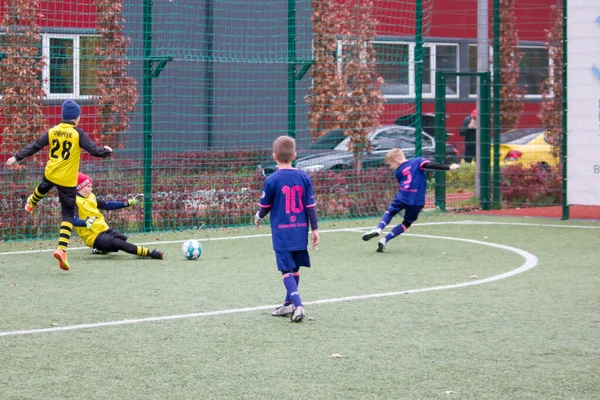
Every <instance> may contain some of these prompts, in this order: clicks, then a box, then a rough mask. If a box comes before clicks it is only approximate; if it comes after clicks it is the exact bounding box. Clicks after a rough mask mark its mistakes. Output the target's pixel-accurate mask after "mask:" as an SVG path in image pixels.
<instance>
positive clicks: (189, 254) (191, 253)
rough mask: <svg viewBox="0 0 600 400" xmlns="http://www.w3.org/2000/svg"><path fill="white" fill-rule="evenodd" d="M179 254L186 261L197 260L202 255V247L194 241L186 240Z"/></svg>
mask: <svg viewBox="0 0 600 400" xmlns="http://www.w3.org/2000/svg"><path fill="white" fill-rule="evenodd" d="M181 252H182V253H183V256H184V257H185V258H187V259H188V260H197V259H198V258H199V257H200V256H201V255H202V245H201V244H200V242H199V241H197V240H194V239H190V240H186V241H185V242H183V246H181Z"/></svg>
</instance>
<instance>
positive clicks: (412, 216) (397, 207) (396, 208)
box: [388, 199, 423, 223]
mask: <svg viewBox="0 0 600 400" xmlns="http://www.w3.org/2000/svg"><path fill="white" fill-rule="evenodd" d="M422 209H423V206H409V205H407V204H406V203H403V202H401V201H398V200H396V199H394V201H392V204H390V207H389V208H388V211H389V212H390V213H391V214H394V215H395V214H398V213H399V212H400V211H402V210H405V211H404V219H405V220H407V221H408V222H410V223H413V222H415V221H416V220H417V218H419V213H420V212H421V210H422Z"/></svg>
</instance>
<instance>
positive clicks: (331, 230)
mask: <svg viewBox="0 0 600 400" xmlns="http://www.w3.org/2000/svg"><path fill="white" fill-rule="evenodd" d="M431 225H517V226H519V225H520V226H539V227H548V228H578V229H600V226H588V225H558V224H529V223H520V222H485V221H442V222H424V223H420V224H415V225H412V226H411V230H412V229H414V228H415V227H419V226H431ZM373 228H374V227H365V228H340V229H328V230H319V233H334V232H363V231H364V230H366V229H373ZM404 235H407V236H410V235H411V234H410V233H405V234H404ZM262 237H271V234H270V233H263V234H256V235H243V236H223V237H217V238H202V239H198V240H199V241H200V242H212V241H217V240H233V239H252V238H262ZM186 240H188V239H180V240H158V241H157V240H154V241H152V242H144V243H136V244H137V245H140V246H150V245H157V244H174V243H183V242H185V241H186ZM54 250H56V249H54V248H51V249H41V250H21V251H6V252H0V257H2V256H10V255H16V254H33V253H49V252H53V251H54ZM78 250H89V247H87V246H84V247H69V251H78Z"/></svg>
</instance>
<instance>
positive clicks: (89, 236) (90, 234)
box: [73, 172, 164, 260]
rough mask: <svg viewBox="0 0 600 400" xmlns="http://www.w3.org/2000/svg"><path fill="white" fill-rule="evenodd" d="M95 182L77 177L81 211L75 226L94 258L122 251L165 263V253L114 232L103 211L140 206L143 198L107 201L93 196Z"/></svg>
mask: <svg viewBox="0 0 600 400" xmlns="http://www.w3.org/2000/svg"><path fill="white" fill-rule="evenodd" d="M92 183H93V182H92V179H91V178H90V177H89V176H87V175H86V174H84V173H81V172H80V173H79V175H78V176H77V211H76V214H77V215H76V216H75V219H74V223H73V225H75V231H76V232H77V234H78V235H79V237H81V239H82V240H83V241H84V242H85V244H86V245H87V246H89V247H91V248H92V253H94V254H106V253H112V252H118V251H119V250H122V251H124V252H126V253H129V254H134V255H138V256H140V257H149V258H155V259H158V260H162V259H163V256H164V253H163V252H162V251H159V250H152V251H150V250H148V249H147V248H145V247H142V246H137V245H135V244H131V243H127V236H125V235H124V234H122V233H121V232H119V231H117V230H116V229H111V228H110V227H109V226H108V224H107V223H106V220H105V219H104V216H103V215H102V213H101V212H100V210H118V209H121V208H125V207H129V206H132V205H135V204H137V203H139V200H140V198H141V197H142V195H137V196H135V197H134V198H133V199H129V200H125V201H103V200H99V199H97V198H96V195H95V194H94V193H92Z"/></svg>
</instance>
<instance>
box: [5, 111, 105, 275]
mask: <svg viewBox="0 0 600 400" xmlns="http://www.w3.org/2000/svg"><path fill="white" fill-rule="evenodd" d="M80 119H81V109H80V107H79V105H78V104H77V103H76V102H74V101H73V100H66V101H65V102H64V103H63V105H62V122H61V123H60V124H58V125H56V126H55V127H53V128H51V129H50V130H49V131H48V132H47V133H45V134H43V135H42V136H40V137H39V138H38V139H37V140H36V141H34V142H32V143H30V144H29V145H27V146H26V147H25V148H23V149H22V150H20V151H19V152H17V154H15V155H14V156H13V157H10V158H9V159H8V160H6V165H8V166H11V165H13V164H14V163H16V162H17V161H21V160H22V159H24V158H26V157H29V156H31V155H33V154H35V153H37V152H39V151H40V150H41V149H43V148H44V147H46V146H50V148H49V149H48V162H47V163H46V169H45V170H44V177H43V178H42V183H40V184H39V185H38V186H37V187H36V188H35V189H34V191H33V194H32V195H31V196H29V197H28V198H27V203H26V204H25V210H27V211H28V212H32V211H33V208H34V207H35V206H36V205H37V204H38V203H39V202H40V201H41V200H42V199H43V198H44V197H46V194H48V192H49V191H50V190H51V189H52V188H53V187H55V186H56V188H57V189H58V200H59V201H60V206H61V210H62V220H61V223H60V237H59V238H58V247H57V249H56V251H54V258H56V259H57V260H58V266H59V267H60V268H61V269H63V270H65V271H68V270H69V268H70V267H69V261H68V260H67V246H68V245H69V240H70V239H71V232H72V230H73V217H74V213H75V197H77V189H76V188H75V187H76V186H77V173H78V172H79V159H80V156H81V149H84V150H86V151H87V152H88V153H90V154H91V155H93V156H95V157H103V158H104V157H108V156H110V155H111V154H112V149H111V148H110V147H108V146H104V147H100V146H97V145H96V144H95V143H94V142H92V140H91V139H90V137H89V136H88V135H87V134H86V133H85V132H84V131H83V130H82V129H81V128H78V127H77V125H78V124H79V121H80Z"/></svg>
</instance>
